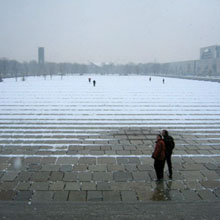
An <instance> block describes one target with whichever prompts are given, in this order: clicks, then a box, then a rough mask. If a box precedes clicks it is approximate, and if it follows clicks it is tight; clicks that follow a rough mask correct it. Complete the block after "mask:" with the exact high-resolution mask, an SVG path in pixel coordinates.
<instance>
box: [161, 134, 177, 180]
mask: <svg viewBox="0 0 220 220" xmlns="http://www.w3.org/2000/svg"><path fill="white" fill-rule="evenodd" d="M162 136H163V140H164V142H165V147H166V161H167V166H168V171H169V178H170V179H172V178H173V171H172V161H171V156H172V153H173V149H174V147H175V142H174V140H173V137H171V136H169V133H168V131H167V130H163V131H162Z"/></svg>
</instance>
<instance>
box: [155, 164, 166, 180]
mask: <svg viewBox="0 0 220 220" xmlns="http://www.w3.org/2000/svg"><path fill="white" fill-rule="evenodd" d="M164 164H165V160H154V169H155V171H156V175H157V180H161V179H163V169H164Z"/></svg>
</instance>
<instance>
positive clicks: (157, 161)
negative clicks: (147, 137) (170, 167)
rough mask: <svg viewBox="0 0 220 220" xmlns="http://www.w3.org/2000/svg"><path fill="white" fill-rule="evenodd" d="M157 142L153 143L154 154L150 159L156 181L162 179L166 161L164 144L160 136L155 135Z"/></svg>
mask: <svg viewBox="0 0 220 220" xmlns="http://www.w3.org/2000/svg"><path fill="white" fill-rule="evenodd" d="M156 138H157V140H156V142H155V148H154V152H153V154H152V158H153V159H154V169H155V172H156V176H157V181H160V180H162V179H163V170H164V164H165V159H166V149H165V143H164V141H163V139H162V136H161V135H160V134H158V135H157V137H156Z"/></svg>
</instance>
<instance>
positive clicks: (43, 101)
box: [0, 75, 220, 146]
mask: <svg viewBox="0 0 220 220" xmlns="http://www.w3.org/2000/svg"><path fill="white" fill-rule="evenodd" d="M88 77H91V78H92V80H96V86H95V87H94V86H93V85H92V83H89V82H88ZM219 94H220V84H219V83H214V82H204V81H195V80H184V79H173V78H165V83H164V84H163V83H162V78H160V77H152V80H151V82H150V81H149V77H147V76H101V75H92V76H88V75H84V76H64V78H63V79H62V80H61V78H60V77H53V79H52V80H51V79H50V78H49V77H48V78H47V79H46V80H44V78H43V77H29V78H27V79H26V81H25V82H22V81H21V79H19V80H18V82H16V81H15V79H6V80H4V82H3V83H1V84H0V106H1V108H0V134H1V135H0V141H1V144H3V145H4V144H7V145H8V146H9V145H10V144H13V143H14V141H16V140H20V141H22V140H24V137H23V136H24V133H25V135H26V138H28V136H27V135H28V134H31V138H29V141H33V142H34V141H36V140H37V135H38V134H42V135H48V134H51V130H52V128H56V129H57V130H58V131H60V132H61V134H62V135H63V138H64V139H66V137H67V136H68V135H69V134H70V132H71V135H74V133H75V134H77V136H79V135H87V136H88V135H90V134H91V135H92V134H94V131H95V132H99V131H103V130H108V129H109V128H122V127H145V128H153V129H161V128H169V130H171V131H172V132H175V131H176V132H177V131H178V132H180V133H181V132H184V131H190V133H191V134H196V135H202V137H201V138H205V139H206V140H208V137H207V136H206V135H208V134H213V133H214V134H217V133H219V131H220V96H219ZM82 128H84V129H82ZM94 129H96V130H94ZM67 131H68V132H67ZM29 132H30V133H29ZM90 132H91V133H90ZM9 135H10V137H9ZM15 135H17V137H14V136H15ZM19 135H20V137H19ZM33 136H36V138H34V137H33ZM55 139H56V138H55ZM55 139H54V140H55ZM58 139H59V140H60V139H62V137H59V138H58ZM215 139H218V137H215ZM219 139H220V138H219ZM24 144H25V143H24Z"/></svg>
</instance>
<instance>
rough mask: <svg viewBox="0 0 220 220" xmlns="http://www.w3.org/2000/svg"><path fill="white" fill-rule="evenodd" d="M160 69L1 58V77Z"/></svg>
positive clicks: (132, 72) (152, 65)
mask: <svg viewBox="0 0 220 220" xmlns="http://www.w3.org/2000/svg"><path fill="white" fill-rule="evenodd" d="M159 70H160V64H155V63H148V64H142V63H139V64H134V63H128V64H114V63H108V64H106V63H103V64H102V65H96V64H94V63H89V64H79V63H52V62H46V63H45V64H43V65H39V64H38V63H37V62H36V61H30V62H22V63H21V62H18V61H16V60H9V59H6V58H4V59H0V79H2V78H9V77H14V78H16V79H17V77H23V79H25V77H27V76H42V75H43V76H45V77H46V76H50V77H52V76H54V75H61V76H63V75H66V74H85V73H99V74H147V73H157V72H159Z"/></svg>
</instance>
